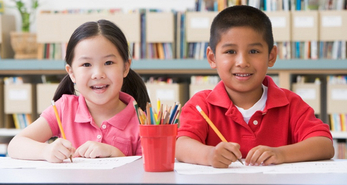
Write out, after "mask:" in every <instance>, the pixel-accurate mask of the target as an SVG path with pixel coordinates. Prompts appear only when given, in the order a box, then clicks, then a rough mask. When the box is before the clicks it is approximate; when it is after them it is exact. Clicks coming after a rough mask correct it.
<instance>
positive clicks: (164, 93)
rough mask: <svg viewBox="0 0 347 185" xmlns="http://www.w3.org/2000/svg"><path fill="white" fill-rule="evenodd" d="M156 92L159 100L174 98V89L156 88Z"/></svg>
mask: <svg viewBox="0 0 347 185" xmlns="http://www.w3.org/2000/svg"><path fill="white" fill-rule="evenodd" d="M156 92H157V97H158V98H159V99H160V100H175V91H174V90H166V89H158V90H157V91H156Z"/></svg>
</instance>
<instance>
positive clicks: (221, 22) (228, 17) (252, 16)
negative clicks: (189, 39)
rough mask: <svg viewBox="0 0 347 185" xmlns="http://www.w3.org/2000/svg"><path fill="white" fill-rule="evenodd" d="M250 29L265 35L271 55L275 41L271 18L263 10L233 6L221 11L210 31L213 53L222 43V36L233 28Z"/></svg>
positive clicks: (210, 44)
mask: <svg viewBox="0 0 347 185" xmlns="http://www.w3.org/2000/svg"><path fill="white" fill-rule="evenodd" d="M242 26H245V27H250V28H252V29H254V30H255V31H256V32H259V33H260V34H263V38H264V40H265V41H266V43H267V45H268V48H269V53H270V52H271V50H272V48H273V45H274V39H273V35H272V26H271V21H270V19H269V17H268V16H267V15H266V14H265V13H264V12H263V11H261V10H259V9H257V8H254V7H251V6H245V5H240V6H231V7H228V8H225V9H224V10H223V11H221V12H220V13H219V14H218V15H217V16H216V17H215V18H214V19H213V22H212V25H211V29H210V43H209V46H210V47H211V49H212V51H213V53H216V46H217V44H218V42H219V41H220V38H221V34H223V33H224V32H225V31H228V30H229V29H231V28H233V27H242Z"/></svg>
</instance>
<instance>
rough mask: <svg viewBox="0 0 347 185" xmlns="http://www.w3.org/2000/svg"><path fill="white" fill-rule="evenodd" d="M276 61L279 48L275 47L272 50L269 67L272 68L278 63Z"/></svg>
mask: <svg viewBox="0 0 347 185" xmlns="http://www.w3.org/2000/svg"><path fill="white" fill-rule="evenodd" d="M276 59H277V46H276V45H274V46H273V47H272V50H271V52H270V54H269V63H268V67H272V66H274V65H275V62H276Z"/></svg>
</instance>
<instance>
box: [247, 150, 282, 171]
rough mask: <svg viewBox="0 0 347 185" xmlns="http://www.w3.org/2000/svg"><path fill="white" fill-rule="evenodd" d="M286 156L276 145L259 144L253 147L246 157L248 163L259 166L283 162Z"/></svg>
mask: <svg viewBox="0 0 347 185" xmlns="http://www.w3.org/2000/svg"><path fill="white" fill-rule="evenodd" d="M283 161H284V156H283V154H282V153H281V151H280V150H279V148H276V147H268V146H262V145H259V146H257V147H254V148H252V149H251V150H250V151H249V152H248V154H247V157H246V159H245V162H246V165H252V166H259V165H265V166H266V165H270V164H280V163H283Z"/></svg>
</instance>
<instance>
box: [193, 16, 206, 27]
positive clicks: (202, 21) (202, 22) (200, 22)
mask: <svg viewBox="0 0 347 185" xmlns="http://www.w3.org/2000/svg"><path fill="white" fill-rule="evenodd" d="M190 27H191V28H195V29H199V28H209V27H210V19H209V18H207V17H196V18H192V19H191V20H190Z"/></svg>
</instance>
